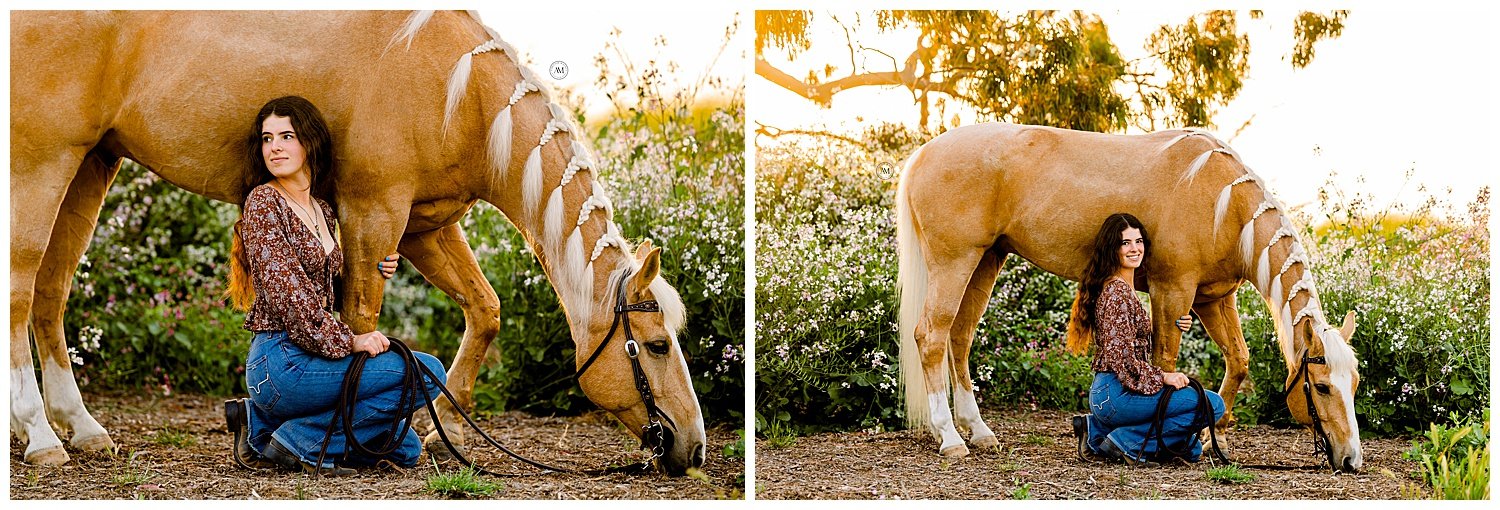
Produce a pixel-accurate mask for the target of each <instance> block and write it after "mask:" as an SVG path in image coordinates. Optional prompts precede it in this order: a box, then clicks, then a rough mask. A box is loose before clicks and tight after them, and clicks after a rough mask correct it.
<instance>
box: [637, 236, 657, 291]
mask: <svg viewBox="0 0 1500 510" xmlns="http://www.w3.org/2000/svg"><path fill="white" fill-rule="evenodd" d="M643 247H644V248H650V249H651V251H649V252H646V255H645V257H642V258H641V270H640V271H636V273H635V276H632V277H631V289H632V290H634V291H635V293H636V295H637V296H639V295H641V294H644V293H645V292H646V288H647V287H650V286H651V282H652V281H653V280H656V275H657V274H658V273H660V272H661V248H651V245H650V244H644V245H643Z"/></svg>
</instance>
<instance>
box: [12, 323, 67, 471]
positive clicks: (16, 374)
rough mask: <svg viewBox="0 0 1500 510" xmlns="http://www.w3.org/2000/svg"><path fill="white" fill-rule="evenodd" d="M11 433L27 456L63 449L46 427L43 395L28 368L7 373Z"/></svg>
mask: <svg viewBox="0 0 1500 510" xmlns="http://www.w3.org/2000/svg"><path fill="white" fill-rule="evenodd" d="M21 338H26V337H24V336H23V337H21ZM10 430H11V432H12V433H14V434H15V435H16V437H17V438H19V439H20V440H21V442H23V443H26V454H28V455H29V454H31V453H32V452H36V451H40V450H45V449H48V448H57V447H60V446H62V440H60V439H58V438H57V433H56V432H53V431H52V426H51V425H49V424H48V423H47V414H46V413H45V412H44V411H43V410H42V393H41V391H39V388H37V384H36V375H35V373H34V372H32V369H31V367H29V366H28V367H16V368H11V370H10Z"/></svg>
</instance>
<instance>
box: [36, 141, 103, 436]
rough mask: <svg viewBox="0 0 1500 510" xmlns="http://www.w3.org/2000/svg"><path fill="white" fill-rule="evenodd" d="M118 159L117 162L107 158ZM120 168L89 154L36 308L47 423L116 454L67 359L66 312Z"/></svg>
mask: <svg viewBox="0 0 1500 510" xmlns="http://www.w3.org/2000/svg"><path fill="white" fill-rule="evenodd" d="M108 159H110V160H114V159H115V158H108ZM118 170H119V166H118V165H117V164H110V163H108V162H106V161H105V158H104V157H102V156H101V155H100V154H98V153H90V154H89V156H88V157H87V158H85V159H84V161H83V167H82V168H80V169H79V172H78V175H77V176H76V177H74V178H73V183H72V184H71V185H70V186H68V194H67V197H66V198H64V199H63V203H62V211H61V213H59V214H58V217H57V223H56V224H55V225H54V226H53V229H52V238H51V240H50V241H49V242H48V243H47V253H46V255H45V256H43V258H42V267H41V270H40V271H39V272H38V273H37V280H36V292H35V301H34V302H33V304H32V307H33V308H32V313H31V315H32V325H31V327H32V332H33V334H35V336H36V347H37V355H38V358H39V361H40V362H41V365H42V382H43V384H42V390H43V391H44V392H45V393H46V394H45V399H46V402H47V419H48V421H50V422H52V425H53V426H54V427H56V428H57V429H59V430H62V431H64V432H66V431H72V433H73V438H72V440H71V441H69V444H71V445H72V446H73V447H74V448H77V449H80V450H83V451H100V450H109V451H114V448H115V443H114V441H113V440H111V439H110V437H109V433H108V432H106V431H105V430H104V427H101V426H100V425H99V422H98V421H95V420H94V417H93V416H91V415H90V414H89V412H88V409H87V408H85V407H84V405H83V397H82V395H80V394H79V391H78V383H77V381H76V379H74V377H73V366H72V363H71V362H70V360H69V356H68V345H67V336H66V332H65V331H63V311H64V310H65V309H66V308H67V303H68V294H69V292H70V291H71V290H72V286H73V285H72V284H73V273H74V271H76V270H77V269H78V262H79V259H80V258H81V257H82V256H83V253H84V251H85V250H87V249H88V246H89V240H90V239H91V238H92V237H93V235H94V225H95V224H96V223H97V221H98V219H99V208H100V207H101V206H103V205H104V197H105V195H107V194H108V193H109V186H110V183H112V182H114V178H115V175H116V174H117V173H118Z"/></svg>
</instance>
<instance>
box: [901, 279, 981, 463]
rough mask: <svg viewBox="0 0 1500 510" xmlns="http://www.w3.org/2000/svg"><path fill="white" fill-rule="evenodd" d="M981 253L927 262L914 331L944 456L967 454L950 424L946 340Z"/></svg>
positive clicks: (929, 403)
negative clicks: (924, 297) (922, 299)
mask: <svg viewBox="0 0 1500 510" xmlns="http://www.w3.org/2000/svg"><path fill="white" fill-rule="evenodd" d="M982 255H983V251H982V250H974V251H972V252H970V253H966V254H962V255H960V256H957V257H952V258H948V259H946V260H939V261H931V262H929V263H928V265H927V274H928V280H927V301H926V303H925V304H924V306H923V310H922V317H921V318H920V319H919V320H918V321H917V327H916V331H915V332H914V335H915V340H916V343H917V346H918V348H919V349H920V351H921V355H922V372H923V373H924V375H925V376H926V379H927V402H928V404H927V405H928V410H929V411H930V412H931V416H932V429H933V430H932V431H933V432H934V434H936V435H937V436H938V439H939V440H940V441H941V446H939V451H940V452H941V453H942V454H943V456H945V457H963V456H966V455H968V454H969V448H968V447H967V446H964V440H963V438H962V437H960V436H959V435H958V430H957V429H956V428H954V426H953V412H952V411H950V410H949V408H948V374H949V370H948V365H947V364H948V363H949V362H951V361H952V360H951V353H950V352H949V346H950V342H949V341H948V339H949V336H950V332H951V331H952V330H953V321H954V319H955V317H956V316H957V315H958V308H959V305H960V304H962V303H963V298H964V293H965V291H966V290H967V289H968V285H969V280H970V279H971V277H972V276H973V274H974V268H975V266H977V265H978V264H979V259H980V257H981V256H982Z"/></svg>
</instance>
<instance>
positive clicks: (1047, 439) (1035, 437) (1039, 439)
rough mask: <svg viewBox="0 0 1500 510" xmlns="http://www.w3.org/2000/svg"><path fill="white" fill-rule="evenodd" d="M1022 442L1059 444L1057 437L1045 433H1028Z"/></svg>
mask: <svg viewBox="0 0 1500 510" xmlns="http://www.w3.org/2000/svg"><path fill="white" fill-rule="evenodd" d="M1021 441H1022V442H1024V443H1026V444H1029V445H1032V446H1052V445H1055V444H1057V439H1056V438H1053V437H1052V436H1048V435H1044V434H1026V437H1025V438H1023V439H1021Z"/></svg>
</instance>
